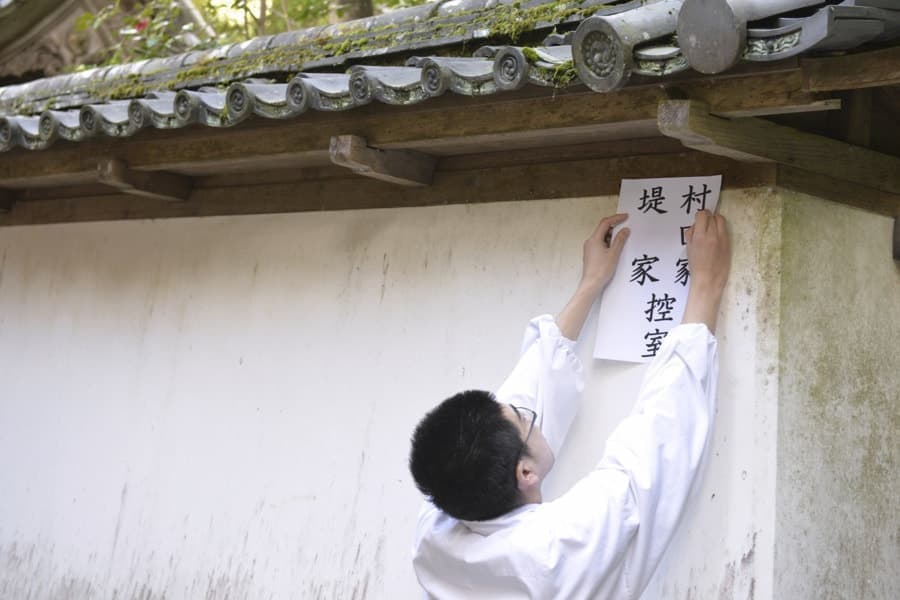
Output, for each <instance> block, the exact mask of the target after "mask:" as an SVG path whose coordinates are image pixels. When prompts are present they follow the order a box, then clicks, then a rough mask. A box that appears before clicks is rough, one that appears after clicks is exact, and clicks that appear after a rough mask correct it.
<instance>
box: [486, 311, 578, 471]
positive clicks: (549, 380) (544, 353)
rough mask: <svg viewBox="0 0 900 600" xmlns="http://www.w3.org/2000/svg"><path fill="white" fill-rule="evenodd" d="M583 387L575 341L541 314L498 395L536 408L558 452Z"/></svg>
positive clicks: (539, 421) (530, 327)
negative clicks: (565, 335) (564, 334)
mask: <svg viewBox="0 0 900 600" xmlns="http://www.w3.org/2000/svg"><path fill="white" fill-rule="evenodd" d="M583 389H584V372H583V370H582V367H581V361H579V360H578V356H577V355H576V354H575V342H574V341H572V340H570V339H568V338H566V337H563V335H562V332H560V330H559V327H558V326H557V325H556V322H555V321H554V320H553V317H552V316H551V315H541V316H540V317H535V318H534V319H532V320H531V321H530V322H529V323H528V328H527V329H526V330H525V339H524V340H523V342H522V352H521V355H520V358H519V362H518V363H517V364H516V366H515V368H514V369H513V371H512V373H510V375H509V377H507V379H506V381H504V382H503V385H501V386H500V389H498V390H497V392H496V394H495V396H496V398H497V401H498V402H501V403H508V404H512V405H514V406H524V407H526V408H530V409H532V410H534V411H535V412H536V413H537V426H538V427H540V429H541V433H543V434H544V438H546V440H547V443H548V445H549V446H550V449H551V450H552V451H553V454H554V455H558V454H559V449H560V447H562V444H563V442H564V441H565V439H566V435H567V434H568V432H569V428H570V427H571V425H572V421H573V420H574V419H575V413H576V412H578V404H579V400H580V398H581V391H582V390H583Z"/></svg>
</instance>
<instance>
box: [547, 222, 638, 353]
mask: <svg viewBox="0 0 900 600" xmlns="http://www.w3.org/2000/svg"><path fill="white" fill-rule="evenodd" d="M627 218H628V215H626V214H618V215H613V216H611V217H606V218H605V219H603V220H602V221H600V224H599V225H597V228H596V229H595V230H594V233H592V234H591V237H589V238H588V239H587V240H586V241H585V242H584V264H583V266H582V270H581V283H579V284H578V289H577V290H575V294H574V295H573V296H572V299H571V300H569V302H568V304H566V307H565V308H563V309H562V311H561V312H560V313H559V316H557V317H556V324H557V326H558V327H559V330H560V332H561V333H562V334H563V335H564V336H565V337H567V338H569V339H570V340H574V339H577V338H578V336H579V335H580V334H581V328H582V327H584V322H585V320H586V319H587V315H588V312H590V310H591V305H593V304H594V300H596V299H597V296H598V295H599V294H600V292H602V291H603V288H605V287H606V284H608V283H609V282H610V280H611V279H612V276H613V274H614V273H615V272H616V265H617V264H618V262H619V256H621V254H622V248H623V247H624V246H625V240H626V239H628V233H629V229H628V228H623V229H622V230H621V231H620V232H619V233H617V234H616V237H615V239H614V240H612V242H610V232H611V231H612V228H613V227H615V226H616V225H618V224H619V223H621V222H622V221H624V220H625V219H627Z"/></svg>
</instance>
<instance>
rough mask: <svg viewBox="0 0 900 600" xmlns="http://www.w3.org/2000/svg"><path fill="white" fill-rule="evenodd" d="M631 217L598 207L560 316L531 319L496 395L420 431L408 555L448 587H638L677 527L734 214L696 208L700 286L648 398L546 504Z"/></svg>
mask: <svg viewBox="0 0 900 600" xmlns="http://www.w3.org/2000/svg"><path fill="white" fill-rule="evenodd" d="M625 218H626V215H615V216H612V217H608V218H606V219H603V220H602V221H601V222H600V224H599V225H598V227H597V229H596V230H595V231H594V233H593V234H592V235H591V237H590V238H588V240H587V241H586V242H585V243H584V266H583V272H582V278H581V282H580V284H579V286H578V288H577V290H576V292H575V294H574V295H573V296H572V299H571V300H570V301H569V302H568V303H567V304H566V306H565V308H563V310H562V312H560V313H559V315H558V316H557V317H556V319H555V321H554V319H553V318H552V317H550V316H543V317H538V318H536V319H534V320H533V321H532V322H531V323H530V324H529V327H528V330H527V332H526V335H525V343H524V345H523V352H522V356H521V358H520V360H519V362H518V364H517V365H516V367H515V369H514V370H513V372H512V374H511V375H510V376H509V378H508V379H507V380H506V382H504V384H503V385H502V386H501V387H500V389H499V390H498V391H497V393H496V394H490V393H489V392H483V391H477V390H476V391H468V392H463V393H460V394H457V395H455V396H453V397H451V398H448V399H447V400H445V401H444V402H443V403H441V404H440V405H439V406H438V407H437V408H435V409H434V410H432V411H431V412H430V413H428V414H427V415H426V416H425V418H424V419H423V420H422V421H421V423H419V425H418V427H417V428H416V431H415V433H414V434H413V440H412V451H411V454H410V470H411V471H412V474H413V478H414V479H415V481H416V485H417V486H418V487H419V489H420V490H421V491H422V492H423V493H424V494H426V496H428V497H429V498H430V502H426V504H425V506H424V508H423V509H422V512H421V514H420V515H419V520H418V525H417V528H416V541H415V549H414V559H413V565H414V567H415V570H416V575H417V577H418V579H419V583H420V584H421V585H422V587H423V588H424V589H425V592H426V594H427V595H428V596H429V597H432V598H439V599H442V600H443V599H448V598H449V599H455V598H461V599H472V598H489V599H492V600H493V599H498V600H500V599H513V598H515V599H518V598H559V599H581V598H584V599H594V598H611V599H616V600H618V599H635V598H638V597H639V596H640V595H641V592H642V591H643V590H644V588H645V587H646V585H647V583H648V582H649V580H650V577H651V576H652V574H653V571H654V570H655V569H656V566H657V564H658V563H659V560H660V558H661V556H662V553H663V551H664V550H665V548H666V546H667V545H668V543H669V540H670V539H671V538H672V534H673V533H674V530H675V527H676V525H677V524H678V521H679V519H680V517H681V514H682V512H683V509H684V505H685V502H686V501H687V499H688V497H689V496H690V492H691V490H692V489H693V488H694V487H695V485H696V483H697V472H698V469H699V466H700V464H701V462H702V459H703V456H704V453H705V451H706V447H707V445H708V438H709V432H710V427H711V424H712V419H713V415H714V413H715V388H716V376H717V359H716V341H715V338H714V337H713V335H712V332H713V331H714V330H715V324H716V316H717V314H718V310H719V304H720V302H721V299H722V291H723V289H724V286H725V282H726V279H727V277H728V270H729V249H728V234H727V231H726V224H725V220H724V219H723V218H722V217H721V216H718V215H712V214H710V213H709V212H707V211H700V212H699V213H698V214H697V216H696V220H695V222H694V225H693V227H692V228H691V229H690V230H689V233H688V238H687V240H688V242H687V252H688V261H689V266H690V271H691V287H690V291H689V293H688V301H687V305H686V307H685V312H684V318H683V320H682V324H681V325H679V326H678V327H675V328H674V329H672V330H671V331H670V332H669V334H668V336H667V337H666V339H665V341H664V343H663V345H662V347H661V348H660V349H659V351H658V353H657V356H656V357H655V358H654V360H653V361H652V362H651V363H650V365H649V366H648V368H647V371H646V374H645V377H644V382H643V384H642V386H641V390H640V393H639V397H638V401H637V404H636V406H635V408H634V411H633V412H632V414H631V415H630V416H629V417H628V418H626V419H625V420H624V421H623V422H622V423H621V424H619V426H618V427H617V428H616V429H615V431H614V432H613V433H612V435H611V436H610V438H609V440H608V442H607V446H606V450H605V452H604V455H603V457H602V458H601V460H600V462H599V464H598V465H597V467H596V468H595V469H594V470H593V471H592V472H591V473H589V474H588V475H587V476H585V477H584V478H583V479H582V480H581V481H579V482H578V483H577V484H575V485H574V486H573V487H572V488H571V489H570V490H569V491H568V492H566V493H565V494H564V495H563V496H561V497H560V498H558V499H556V500H553V501H552V502H542V497H541V483H542V481H543V480H544V478H545V477H546V476H547V473H548V472H549V471H550V469H551V468H552V466H553V461H554V456H555V455H556V454H557V453H558V451H559V448H560V446H561V445H562V443H563V440H564V439H565V436H566V433H567V432H568V429H569V426H570V425H571V423H572V420H573V419H574V416H575V413H576V411H577V406H578V400H579V396H580V392H581V390H582V387H583V382H582V372H581V366H580V364H579V361H578V359H577V357H576V356H575V354H574V352H573V347H574V342H573V341H572V340H575V339H576V338H577V337H578V336H579V334H580V332H581V329H582V327H583V325H584V321H585V319H586V317H587V314H588V312H589V311H590V308H591V305H592V304H593V302H594V301H595V300H596V298H597V297H598V296H599V295H600V293H601V292H602V291H603V288H604V287H605V286H606V284H607V283H608V282H609V281H610V279H611V278H612V276H613V273H614V271H615V268H616V264H617V262H618V260H619V256H620V254H621V252H622V247H623V246H624V244H625V239H626V237H627V235H628V230H627V229H626V228H623V229H622V230H621V231H620V232H619V233H618V234H617V235H616V237H615V239H613V240H611V241H610V232H611V230H612V228H613V227H615V226H616V225H618V224H620V223H622V222H623V221H624V220H625Z"/></svg>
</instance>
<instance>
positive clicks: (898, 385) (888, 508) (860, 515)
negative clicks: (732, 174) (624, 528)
mask: <svg viewBox="0 0 900 600" xmlns="http://www.w3.org/2000/svg"><path fill="white" fill-rule="evenodd" d="M784 204H785V211H784V242H785V243H784V251H783V264H784V279H783V282H782V302H781V305H782V322H783V324H784V325H783V327H782V331H781V340H782V342H781V348H782V355H781V388H782V390H781V400H780V407H779V423H780V426H779V431H778V484H777V490H778V493H777V507H778V508H777V515H778V518H777V522H776V526H777V543H776V547H775V554H776V558H777V563H776V571H775V581H776V585H775V590H776V597H778V598H791V599H796V600H819V599H828V600H831V599H844V598H846V599H852V600H855V599H857V598H865V599H866V600H896V599H897V598H900V501H898V498H900V472H898V465H900V444H898V440H900V360H898V359H900V350H898V348H900V343H898V340H900V265H898V263H896V262H895V261H894V260H893V258H892V256H891V235H892V229H893V219H890V218H887V217H883V216H879V215H874V214H871V213H867V212H864V211H861V210H856V209H853V208H849V207H846V206H841V205H838V204H833V203H830V202H824V201H822V200H819V199H816V198H812V197H809V196H805V195H802V194H796V193H788V194H786V195H785V201H784Z"/></svg>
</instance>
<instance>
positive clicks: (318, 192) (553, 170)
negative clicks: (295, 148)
mask: <svg viewBox="0 0 900 600" xmlns="http://www.w3.org/2000/svg"><path fill="white" fill-rule="evenodd" d="M454 162H456V161H455V159H454ZM443 164H444V163H443V162H441V163H439V166H442V165H443ZM314 171H316V173H315V176H314V177H312V178H309V179H304V178H302V174H300V173H298V174H297V178H296V179H295V180H293V181H282V182H278V183H262V182H258V183H254V184H252V185H235V184H233V183H232V184H231V185H227V186H223V185H222V183H221V178H220V177H214V178H210V179H209V180H207V181H203V180H198V181H197V186H196V187H195V188H194V190H193V192H192V193H191V196H190V198H189V199H188V200H186V201H185V202H166V201H161V200H157V199H153V198H147V197H139V196H133V195H126V194H120V193H111V194H105V195H99V194H96V193H93V194H92V195H84V196H78V197H73V196H72V195H71V194H66V195H63V196H61V197H58V198H43V199H40V200H23V201H20V202H18V203H16V205H15V207H14V208H13V210H12V211H11V212H10V213H9V214H4V215H0V226H5V225H29V224H39V223H57V222H78V221H110V220H122V219H144V218H175V217H200V216H213V215H239V214H268V213H289V212H304V211H322V210H355V209H366V208H396V207H411V206H443V205H448V204H474V203H480V202H503V201H520V200H548V199H554V198H579V197H590V196H598V195H607V194H615V193H617V192H618V189H619V182H620V179H621V178H623V177H625V178H642V177H677V176H693V175H708V174H709V173H721V174H722V176H723V178H724V181H725V182H726V184H727V185H728V186H729V187H737V188H742V187H759V186H772V185H774V184H775V169H774V167H773V166H772V165H760V164H756V165H750V164H742V163H738V162H736V161H732V160H728V159H725V158H720V157H718V156H712V155H708V154H703V153H701V152H684V151H682V152H678V153H674V154H654V155H648V156H631V157H614V158H610V157H601V158H589V159H578V158H577V157H572V156H566V157H563V158H562V159H560V160H557V161H556V162H553V161H548V162H541V163H537V164H518V165H499V166H495V165H488V164H485V161H481V164H475V162H473V161H469V160H464V161H459V162H458V163H457V164H455V165H454V170H442V169H440V168H439V169H438V170H437V171H436V172H435V177H434V183H433V184H432V185H430V186H425V187H407V186H398V185H396V184H392V183H388V182H385V181H379V180H377V179H371V178H360V177H356V176H353V175H351V174H349V173H347V172H346V171H345V170H343V169H338V168H336V167H331V168H329V171H328V172H327V173H325V172H322V171H323V170H322V169H315V170H314ZM344 173H346V176H344V177H341V176H340V175H342V174H344Z"/></svg>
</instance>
